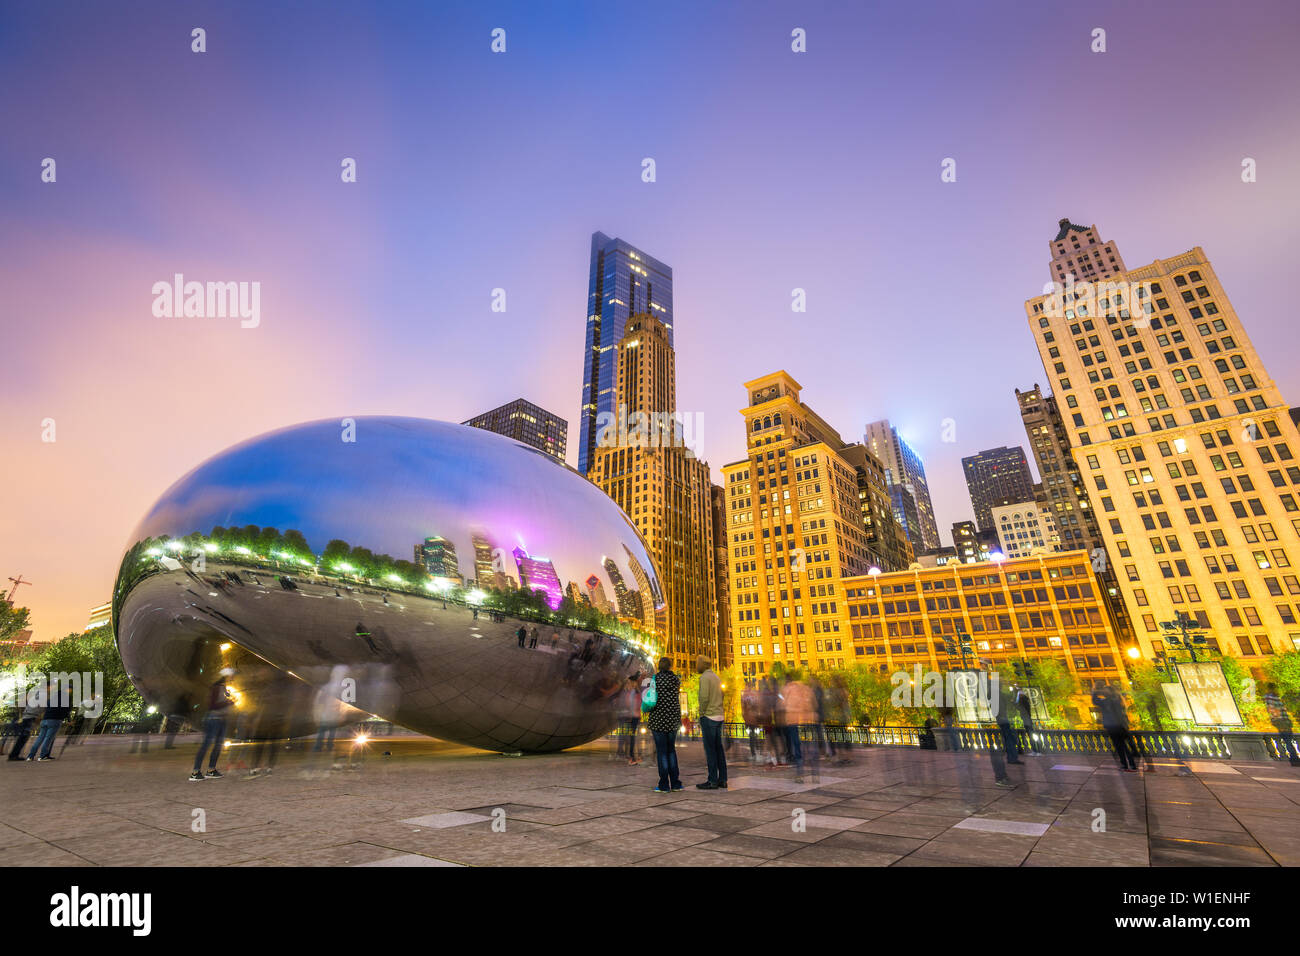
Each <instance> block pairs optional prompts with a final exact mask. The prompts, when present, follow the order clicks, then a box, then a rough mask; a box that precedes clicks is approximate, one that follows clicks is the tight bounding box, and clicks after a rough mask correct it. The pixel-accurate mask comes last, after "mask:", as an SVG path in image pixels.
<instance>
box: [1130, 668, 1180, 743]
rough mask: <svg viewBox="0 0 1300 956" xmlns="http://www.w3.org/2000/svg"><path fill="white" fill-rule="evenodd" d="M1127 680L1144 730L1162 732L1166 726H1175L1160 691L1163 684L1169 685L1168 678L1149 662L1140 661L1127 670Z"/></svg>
mask: <svg viewBox="0 0 1300 956" xmlns="http://www.w3.org/2000/svg"><path fill="white" fill-rule="evenodd" d="M1128 679H1129V686H1130V688H1131V689H1132V693H1133V704H1134V706H1136V707H1137V712H1138V718H1139V719H1140V720H1141V721H1142V727H1143V729H1144V730H1164V729H1165V728H1166V726H1170V727H1173V726H1176V722H1175V721H1174V715H1173V714H1172V713H1170V711H1169V702H1168V700H1167V699H1166V697H1165V692H1164V690H1163V689H1162V687H1163V685H1164V684H1168V683H1170V680H1169V676H1168V675H1167V674H1166V673H1165V672H1164V671H1162V670H1160V669H1159V668H1157V667H1156V666H1155V665H1154V664H1152V663H1151V662H1150V661H1142V662H1141V663H1138V664H1134V665H1133V666H1132V667H1130V668H1129V672H1128Z"/></svg>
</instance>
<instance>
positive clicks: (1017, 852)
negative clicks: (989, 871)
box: [909, 830, 1037, 866]
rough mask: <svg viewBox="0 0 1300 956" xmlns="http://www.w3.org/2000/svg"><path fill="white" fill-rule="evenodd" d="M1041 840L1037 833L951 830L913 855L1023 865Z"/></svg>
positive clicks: (1000, 864) (925, 857)
mask: <svg viewBox="0 0 1300 956" xmlns="http://www.w3.org/2000/svg"><path fill="white" fill-rule="evenodd" d="M1036 842H1037V838H1036V837H1026V836H1018V835H1012V834H1006V833H984V832H980V831H976V830H965V831H949V832H948V833H945V834H943V835H942V836H939V837H936V838H935V839H933V840H931V841H930V842H929V843H927V844H925V846H922V847H918V848H917V849H915V850H913V851H912V852H911V853H910V854H909V857H917V858H920V859H942V860H952V861H956V862H967V863H978V864H980V865H983V866H1019V865H1020V864H1021V863H1022V862H1023V861H1024V859H1025V857H1026V856H1028V855H1029V852H1030V851H1031V850H1032V849H1033V848H1034V844H1035V843H1036Z"/></svg>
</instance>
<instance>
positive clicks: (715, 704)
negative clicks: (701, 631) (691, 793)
mask: <svg viewBox="0 0 1300 956" xmlns="http://www.w3.org/2000/svg"><path fill="white" fill-rule="evenodd" d="M695 670H696V672H697V673H699V675H700V732H701V733H702V734H703V735H704V759H705V760H706V761H708V765H709V779H708V780H706V781H704V783H697V784H696V785H695V788H696V789H697V790H726V789H727V749H726V745H725V743H724V741H723V739H722V722H723V720H724V717H725V712H724V708H723V702H722V680H721V679H720V678H719V677H718V675H717V674H716V673H715V672H714V670H713V661H712V660H711V659H709V658H708V657H707V656H705V655H704V654H701V655H700V656H699V657H697V658H696V659H695Z"/></svg>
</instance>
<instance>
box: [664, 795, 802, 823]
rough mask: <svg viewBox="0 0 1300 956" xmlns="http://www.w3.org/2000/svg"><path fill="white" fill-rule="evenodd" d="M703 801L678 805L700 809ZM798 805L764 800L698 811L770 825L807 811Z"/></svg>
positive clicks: (722, 805)
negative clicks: (797, 812)
mask: <svg viewBox="0 0 1300 956" xmlns="http://www.w3.org/2000/svg"><path fill="white" fill-rule="evenodd" d="M701 803H702V801H698V800H692V801H687V803H681V804H677V806H683V807H684V806H687V805H689V806H690V807H692V808H696V807H700V805H701ZM807 809H808V808H807V807H803V806H801V805H800V804H797V803H790V802H788V801H785V800H764V801H762V802H760V803H750V804H744V805H742V806H735V805H732V804H722V803H720V804H716V805H714V806H707V805H705V806H704V807H703V809H700V810H697V812H699V813H705V814H708V815H710V816H720V817H734V818H736V819H738V820H749V821H751V824H750V825H751V826H752V825H754V824H757V823H770V822H771V821H773V820H788V819H790V814H791V813H792V812H793V811H795V810H807Z"/></svg>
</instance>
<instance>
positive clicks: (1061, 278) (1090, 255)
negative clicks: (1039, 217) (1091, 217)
mask: <svg viewBox="0 0 1300 956" xmlns="http://www.w3.org/2000/svg"><path fill="white" fill-rule="evenodd" d="M1057 226H1058V227H1059V228H1058V230H1057V233H1056V238H1055V239H1053V240H1052V242H1051V249H1052V263H1051V265H1050V266H1049V268H1050V270H1051V273H1052V281H1053V282H1055V283H1057V284H1058V285H1062V286H1065V285H1072V284H1075V283H1080V282H1095V281H1096V280H1098V279H1105V278H1107V277H1109V276H1115V275H1119V274H1120V273H1122V272H1123V271H1124V257H1123V256H1121V255H1120V254H1119V249H1118V247H1116V245H1115V243H1113V242H1103V241H1102V239H1101V234H1100V233H1098V232H1097V227H1096V225H1092V226H1077V225H1075V224H1074V223H1072V222H1070V220H1068V219H1062V220H1061V221H1060V222H1059V223H1057Z"/></svg>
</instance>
